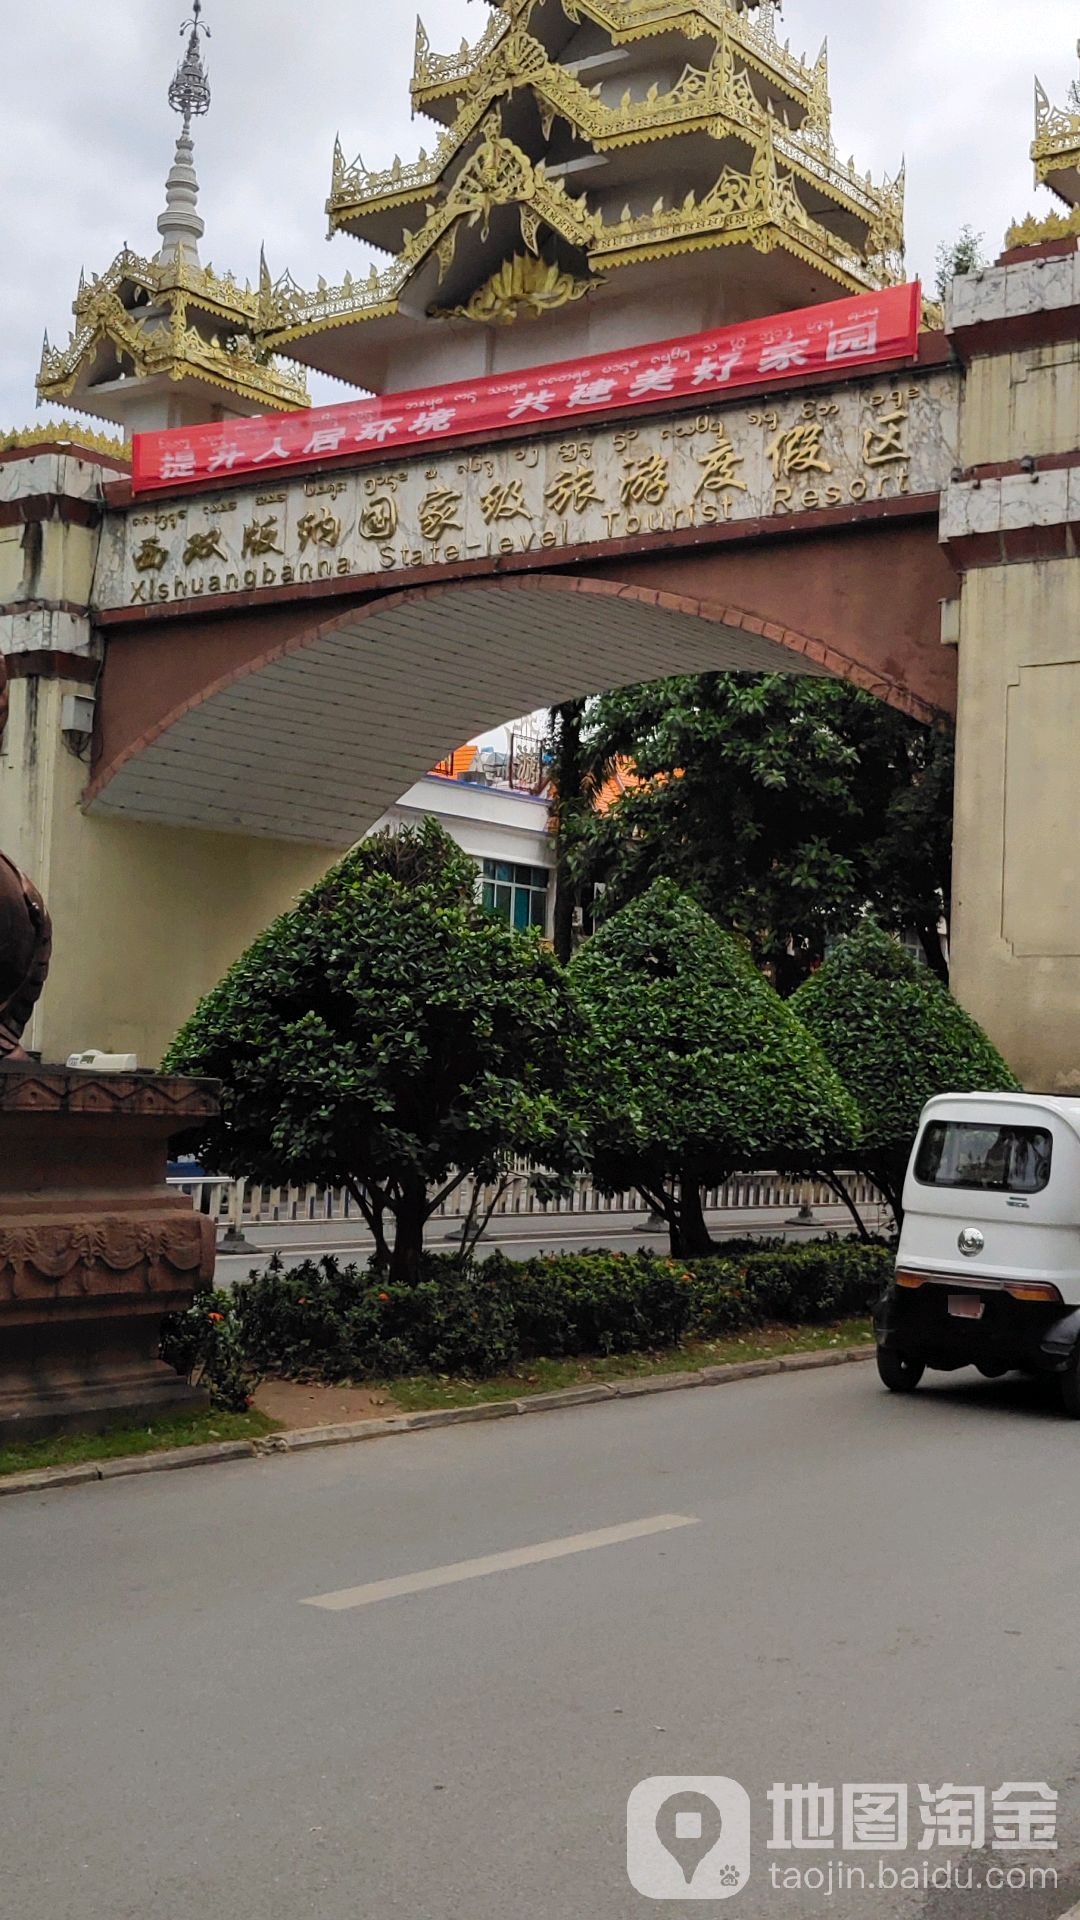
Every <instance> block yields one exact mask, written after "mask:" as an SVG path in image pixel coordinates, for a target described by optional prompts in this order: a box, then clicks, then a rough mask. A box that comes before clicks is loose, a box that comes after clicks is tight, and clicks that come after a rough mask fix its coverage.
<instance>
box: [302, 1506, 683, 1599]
mask: <svg viewBox="0 0 1080 1920" xmlns="http://www.w3.org/2000/svg"><path fill="white" fill-rule="evenodd" d="M700 1525H701V1522H700V1521H699V1520H696V1519H692V1518H690V1517H688V1516H687V1515H686V1514H682V1513H658V1514H654V1515H653V1517H652V1519H650V1520H630V1521H628V1522H627V1524H626V1525H625V1526H622V1527H602V1528H601V1529H600V1531H599V1532H598V1533H572V1534H570V1535H569V1537H568V1538H567V1539H565V1540H543V1541H541V1542H540V1544H539V1545H538V1546H535V1547H517V1548H515V1549H514V1550H513V1551H512V1552H510V1553H489V1554H487V1555H486V1556H485V1557H484V1558H483V1559H482V1560H459V1561H458V1562H457V1564H456V1566H451V1567H432V1568H430V1569H429V1570H428V1572H426V1573H405V1574H402V1575H401V1577H400V1578H399V1579H397V1580H373V1581H372V1582H371V1584H370V1585H369V1586H366V1587H343V1588H342V1590H341V1591H340V1592H339V1593H321V1594H317V1595H316V1596H315V1598H314V1599H313V1600H303V1601H301V1603H300V1604H301V1606H305V1607H321V1608H322V1609H323V1610H324V1611H325V1612H326V1613H345V1612H346V1611H347V1610H348V1609H349V1608H350V1607H370V1606H372V1605H373V1604H374V1602H375V1601H377V1600H398V1599H400V1598H401V1596H402V1595H403V1594H406V1593H429V1592H430V1591H431V1589H432V1588H433V1587H453V1586H456V1585H457V1584H458V1582H459V1581H460V1580H483V1579H485V1578H486V1576H487V1575H488V1574H489V1573H510V1572H511V1571H512V1570H513V1569H514V1568H515V1567H536V1566H539V1565H540V1564H541V1563H542V1562H543V1561H545V1560H565V1559H566V1557H567V1556H568V1555H569V1554H571V1553H592V1552H593V1551H594V1550H595V1549H596V1548H597V1547H618V1546H622V1545H623V1543H624V1542H625V1541H627V1540H647V1539H648V1538H649V1535H650V1534H653V1533H672V1532H674V1530H675V1528H676V1527H697V1526H700Z"/></svg>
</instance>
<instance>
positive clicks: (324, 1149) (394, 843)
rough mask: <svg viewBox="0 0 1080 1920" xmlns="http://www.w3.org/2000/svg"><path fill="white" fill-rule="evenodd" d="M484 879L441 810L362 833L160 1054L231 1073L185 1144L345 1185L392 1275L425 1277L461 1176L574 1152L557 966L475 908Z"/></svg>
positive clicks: (191, 1068) (264, 1173) (489, 1174)
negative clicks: (478, 883) (384, 830)
mask: <svg viewBox="0 0 1080 1920" xmlns="http://www.w3.org/2000/svg"><path fill="white" fill-rule="evenodd" d="M475 879H476V875H475V867H474V865H473V862H472V861H471V860H470V859H469V858H468V856H467V855H466V854H464V853H462V852H461V851H460V849H459V848H457V847H456V846H455V845H454V843H453V841H452V840H450V839H449V838H448V836H447V835H446V834H445V833H444V832H443V831H442V829H441V828H440V827H439V826H438V825H437V824H436V823H435V821H433V820H428V821H425V822H424V823H423V824H422V825H421V826H420V827H418V828H415V829H405V830H403V831H402V832H400V833H397V834H381V835H376V836H375V837H374V838H372V839H369V840H366V841H364V842H363V844H362V845H361V846H359V847H356V848H354V850H353V851H352V852H351V853H349V854H348V855H347V856H346V858H345V859H344V860H342V861H340V862H339V863H338V865H337V866H336V867H334V868H333V869H332V871H331V872H330V873H328V874H327V875H326V877H325V879H323V880H321V881H320V882H319V884H318V886H316V887H313V888H312V889H311V891H310V892H309V893H307V894H305V895H304V897H303V898H302V899H301V900H300V902H299V903H298V905H297V906H296V907H294V908H293V909H292V910H291V912H289V913H285V914H282V915H281V917H280V918H279V919H278V920H276V921H275V922H274V924H273V926H271V927H270V928H269V929H268V930H267V931H266V932H265V933H264V934H263V935H262V936H261V937H260V939H258V940H257V941H256V942H255V944H254V946H252V947H251V948H250V949H249V950H248V952H247V953H245V954H244V955H243V956H242V957H241V958H240V959H239V960H238V961H237V962H236V963H235V965H234V966H233V967H231V968H230V969H229V972H228V973H227V974H226V976H225V978H224V980H222V981H221V983H220V984H219V985H218V986H217V987H215V988H214V990H213V992H212V993H209V994H208V995H207V996H206V998H205V999H204V1000H203V1001H202V1002H201V1004H200V1005H199V1007H198V1008H197V1010H196V1012H195V1013H194V1014H193V1015H192V1018H191V1019H190V1020H189V1021H188V1023H187V1025H186V1026H185V1027H184V1029H183V1031H182V1032H181V1033H180V1034H179V1035H178V1037H177V1039H176V1040H175V1041H174V1043H173V1045H172V1048H171V1049H170V1051H169V1054H168V1056H167V1059H166V1062H165V1067H166V1071H168V1072H174V1073H195V1074H205V1075H208V1076H209V1077H211V1078H213V1079H217V1080H220V1081H221V1083H222V1100H221V1116H220V1119H217V1120H214V1121H211V1122H209V1123H208V1124H207V1125H206V1126H205V1128H204V1129H203V1131H202V1134H201V1136H200V1137H199V1138H198V1140H197V1141H195V1142H194V1143H193V1144H194V1145H195V1146H196V1147H197V1149H198V1151H199V1153H200V1155H201V1157H203V1158H204V1159H205V1160H206V1161H207V1163H208V1164H213V1165H214V1167H215V1168H216V1169H217V1170H218V1171H219V1172H221V1173H232V1174H237V1175H243V1176H245V1177H247V1178H250V1179H255V1180H265V1181H269V1182H271V1183H273V1184H286V1183H291V1182H295V1183H297V1184H298V1185H302V1184H304V1183H306V1182H308V1181H313V1182H318V1183H320V1184H323V1185H326V1186H341V1187H346V1188H347V1189H348V1190H349V1192H350V1194H351V1195H352V1197H353V1199H354V1200H355V1202H356V1204H357V1205H358V1206H359V1208H360V1209H361V1211H362V1213H363V1215H364V1217H365V1219H366V1221H367V1224H368V1226H369V1228H370V1230H371V1232H372V1235H373V1237H374V1240H375V1244H376V1247H377V1249H378V1251H379V1257H380V1260H381V1263H382V1264H383V1265H384V1266H386V1267H388V1268H389V1269H390V1271H391V1272H392V1274H393V1277H394V1279H395V1280H396V1281H407V1280H416V1279H417V1278H418V1277H419V1274H420V1271H421V1267H422V1249H423V1236H424V1226H425V1223H426V1222H427V1220H428V1219H429V1218H430V1216H431V1215H432V1213H434V1212H435V1211H436V1209H437V1208H438V1206H439V1205H440V1203H441V1201H442V1200H444V1199H445V1198H446V1197H447V1195H448V1194H450V1193H452V1192H453V1191H454V1189H455V1188H456V1187H457V1186H459V1185H461V1184H462V1182H464V1181H465V1180H468V1179H470V1178H476V1179H478V1180H481V1181H488V1180H493V1179H496V1178H497V1177H498V1176H499V1174H500V1173H501V1172H503V1171H504V1170H505V1168H506V1167H507V1166H508V1165H509V1164H510V1163H511V1162H512V1161H513V1159H514V1158H515V1157H516V1156H517V1155H525V1156H528V1157H529V1158H530V1159H532V1160H533V1161H535V1162H536V1163H537V1164H538V1165H541V1166H544V1167H547V1168H549V1169H552V1170H558V1169H559V1168H560V1166H561V1165H562V1164H563V1162H564V1161H567V1160H568V1159H572V1158H573V1154H572V1151H571V1145H570V1142H569V1140H568V1138H567V1132H566V1126H565V1123H564V1119H563V1108H562V1105H561V1102H560V1100H559V1097H558V1096H559V1093H560V1090H561V1086H562V1080H563V1057H564V1046H565V1040H566V1036H567V1035H568V1034H569V1033H570V1032H571V1031H572V1028H573V1016H572V1010H571V1007H570V1004H569V1000H568V996H567V992H566V986H565V982H564V978H563V974H562V971H561V969H560V968H559V966H558V964H557V962H556V961H555V959H554V957H553V956H552V955H551V954H550V953H548V952H546V951H545V949H544V947H543V945H542V943H541V941H540V939H539V936H537V935H525V934H521V933H518V932H516V931H515V930H514V929H513V928H511V927H508V926H505V925H504V924H503V923H502V922H501V921H499V920H496V919H495V918H494V917H493V916H492V915H491V914H487V913H485V912H484V911H483V910H482V908H481V907H480V906H479V905H478V903H477V901H476V899H475ZM390 1222H392V1223H393V1225H392V1230H390V1224H389V1223H390Z"/></svg>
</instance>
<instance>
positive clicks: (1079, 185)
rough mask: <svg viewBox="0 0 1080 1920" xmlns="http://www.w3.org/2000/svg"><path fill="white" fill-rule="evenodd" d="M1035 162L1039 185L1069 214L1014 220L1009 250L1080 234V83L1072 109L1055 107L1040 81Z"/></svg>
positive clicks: (1073, 94)
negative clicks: (1052, 195) (1055, 197)
mask: <svg viewBox="0 0 1080 1920" xmlns="http://www.w3.org/2000/svg"><path fill="white" fill-rule="evenodd" d="M1077 52H1080V46H1078V47H1077ZM1031 159H1032V164H1033V165H1034V168H1035V184H1036V186H1038V187H1049V188H1050V191H1051V193H1055V194H1056V195H1057V197H1058V199H1059V200H1061V201H1063V202H1064V204H1065V206H1066V207H1067V208H1068V209H1069V211H1068V213H1065V214H1061V213H1048V214H1045V215H1044V216H1043V217H1042V218H1041V219H1040V218H1039V216H1038V214H1029V216H1028V218H1027V219H1026V220H1017V221H1014V222H1013V224H1012V226H1011V227H1010V228H1009V230H1008V233H1007V234H1006V237H1005V244H1006V246H1008V247H1025V246H1034V245H1037V244H1038V242H1039V241H1042V240H1062V239H1066V238H1067V237H1068V236H1070V235H1074V234H1080V83H1078V82H1076V81H1074V82H1073V85H1072V88H1071V90H1070V97H1069V105H1068V107H1055V106H1054V104H1053V102H1052V101H1051V99H1050V96H1049V94H1048V93H1047V91H1046V88H1045V87H1044V86H1043V85H1042V82H1041V81H1039V80H1036V82H1035V139H1034V141H1033V142H1032V147H1031Z"/></svg>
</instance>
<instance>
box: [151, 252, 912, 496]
mask: <svg viewBox="0 0 1080 1920" xmlns="http://www.w3.org/2000/svg"><path fill="white" fill-rule="evenodd" d="M921 317H922V289H921V287H920V286H919V285H918V283H917V282H915V283H913V284H912V285H910V286H903V287H888V288H886V289H885V290H884V291H883V292H881V293H865V294H860V295H859V296H858V298H857V299H853V300H835V301H832V302H830V303H829V305H827V306H822V307H806V308H803V309H802V310H800V311H799V312H797V313H783V314H776V315H773V316H772V317H771V318H769V319H766V320H748V321H746V322H744V324H743V325H742V326H738V327H722V328H720V329H718V330H717V331H715V332H712V333H697V334H692V335H691V336H690V337H689V338H687V339H682V340H666V341H661V342H659V343H657V344H654V345H652V346H647V347H633V348H630V349H628V350H627V351H625V352H621V353H603V354H593V355H591V356H590V357H588V358H587V359H583V360H576V361H566V362H562V363H559V364H557V365H554V366H546V367H531V368H527V369H525V370H524V371H523V372H521V373H517V374H496V375H494V376H493V377H490V378H488V379H484V380H473V381H469V382H467V383H464V384H461V385H455V386H445V387H431V388H428V389H426V390H424V391H419V392H416V391H414V392H410V393H388V394H383V395H381V396H380V397H379V398H377V399H374V400H349V401H346V402H345V403H344V405H342V406H335V407H314V408H311V409H310V410H308V411H306V412H301V413H270V414H260V415H257V416H256V417H255V418H253V419H250V420H227V421H224V422H218V423H215V425H213V426H206V427H187V428H184V427H177V428H173V429H172V430H171V431H170V432H168V433H137V434H136V435H135V444H134V456H133V482H134V489H135V492H136V493H152V492H160V491H162V490H163V489H167V490H168V491H169V492H170V493H172V492H177V491H180V490H182V489H184V488H187V487H198V486H204V485H205V484H206V482H207V481H209V480H215V479H228V478H230V477H235V476H237V475H239V474H268V473H279V472H281V471H284V470H288V469H289V468H291V467H312V466H317V465H318V464H319V462H320V461H323V460H330V459H334V458H338V459H340V458H341V456H342V455H344V454H350V453H357V452H360V451H365V452H371V451H373V450H374V451H377V450H378V449H380V448H384V449H386V450H387V451H390V450H399V449H401V448H411V447H417V448H420V447H424V446H428V445H431V444H433V443H437V442H445V441H452V440H461V439H464V438H466V437H468V436H469V435H472V434H488V433H494V432H498V431H504V430H505V429H507V428H510V427H517V428H518V429H519V430H520V431H521V432H523V433H527V432H528V431H529V429H530V428H535V427H543V426H545V425H555V424H558V423H560V422H562V421H566V420H579V419H587V418H588V416H589V415H590V414H596V413H611V412H621V411H623V410H624V409H625V408H627V407H637V406H650V407H654V408H655V407H656V406H658V405H661V404H662V403H663V402H664V401H665V400H685V399H696V398H697V397H699V396H700V397H701V398H702V399H710V400H711V399H713V398H714V397H715V396H716V395H717V394H718V393H730V392H734V391H735V390H736V389H746V388H748V387H757V388H759V389H760V388H763V387H764V388H767V387H770V386H774V385H775V384H776V382H777V381H778V380H788V379H791V378H796V379H797V378H798V377H799V376H800V375H803V374H811V373H829V372H832V373H835V374H836V375H837V377H838V378H842V377H843V376H844V374H845V373H847V372H848V370H849V369H850V368H852V367H864V366H869V365H874V364H875V363H877V362H881V361H889V360H905V359H914V358H915V356H916V354H917V352H918V341H919V325H920V321H921Z"/></svg>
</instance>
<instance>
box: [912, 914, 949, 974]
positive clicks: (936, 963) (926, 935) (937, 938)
mask: <svg viewBox="0 0 1080 1920" xmlns="http://www.w3.org/2000/svg"><path fill="white" fill-rule="evenodd" d="M916 932H917V933H918V936H919V944H920V946H921V947H922V950H923V952H924V953H925V955H926V964H927V966H928V967H929V968H930V971H931V973H933V974H936V975H937V978H938V979H939V980H940V981H941V984H942V986H943V987H947V986H948V984H949V963H948V961H947V960H946V958H945V951H944V948H943V947H942V944H941V935H940V933H939V932H938V930H937V927H936V926H935V925H934V924H933V922H932V921H929V920H927V921H924V922H922V923H921V924H920V925H919V926H918V927H917V928H916Z"/></svg>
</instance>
